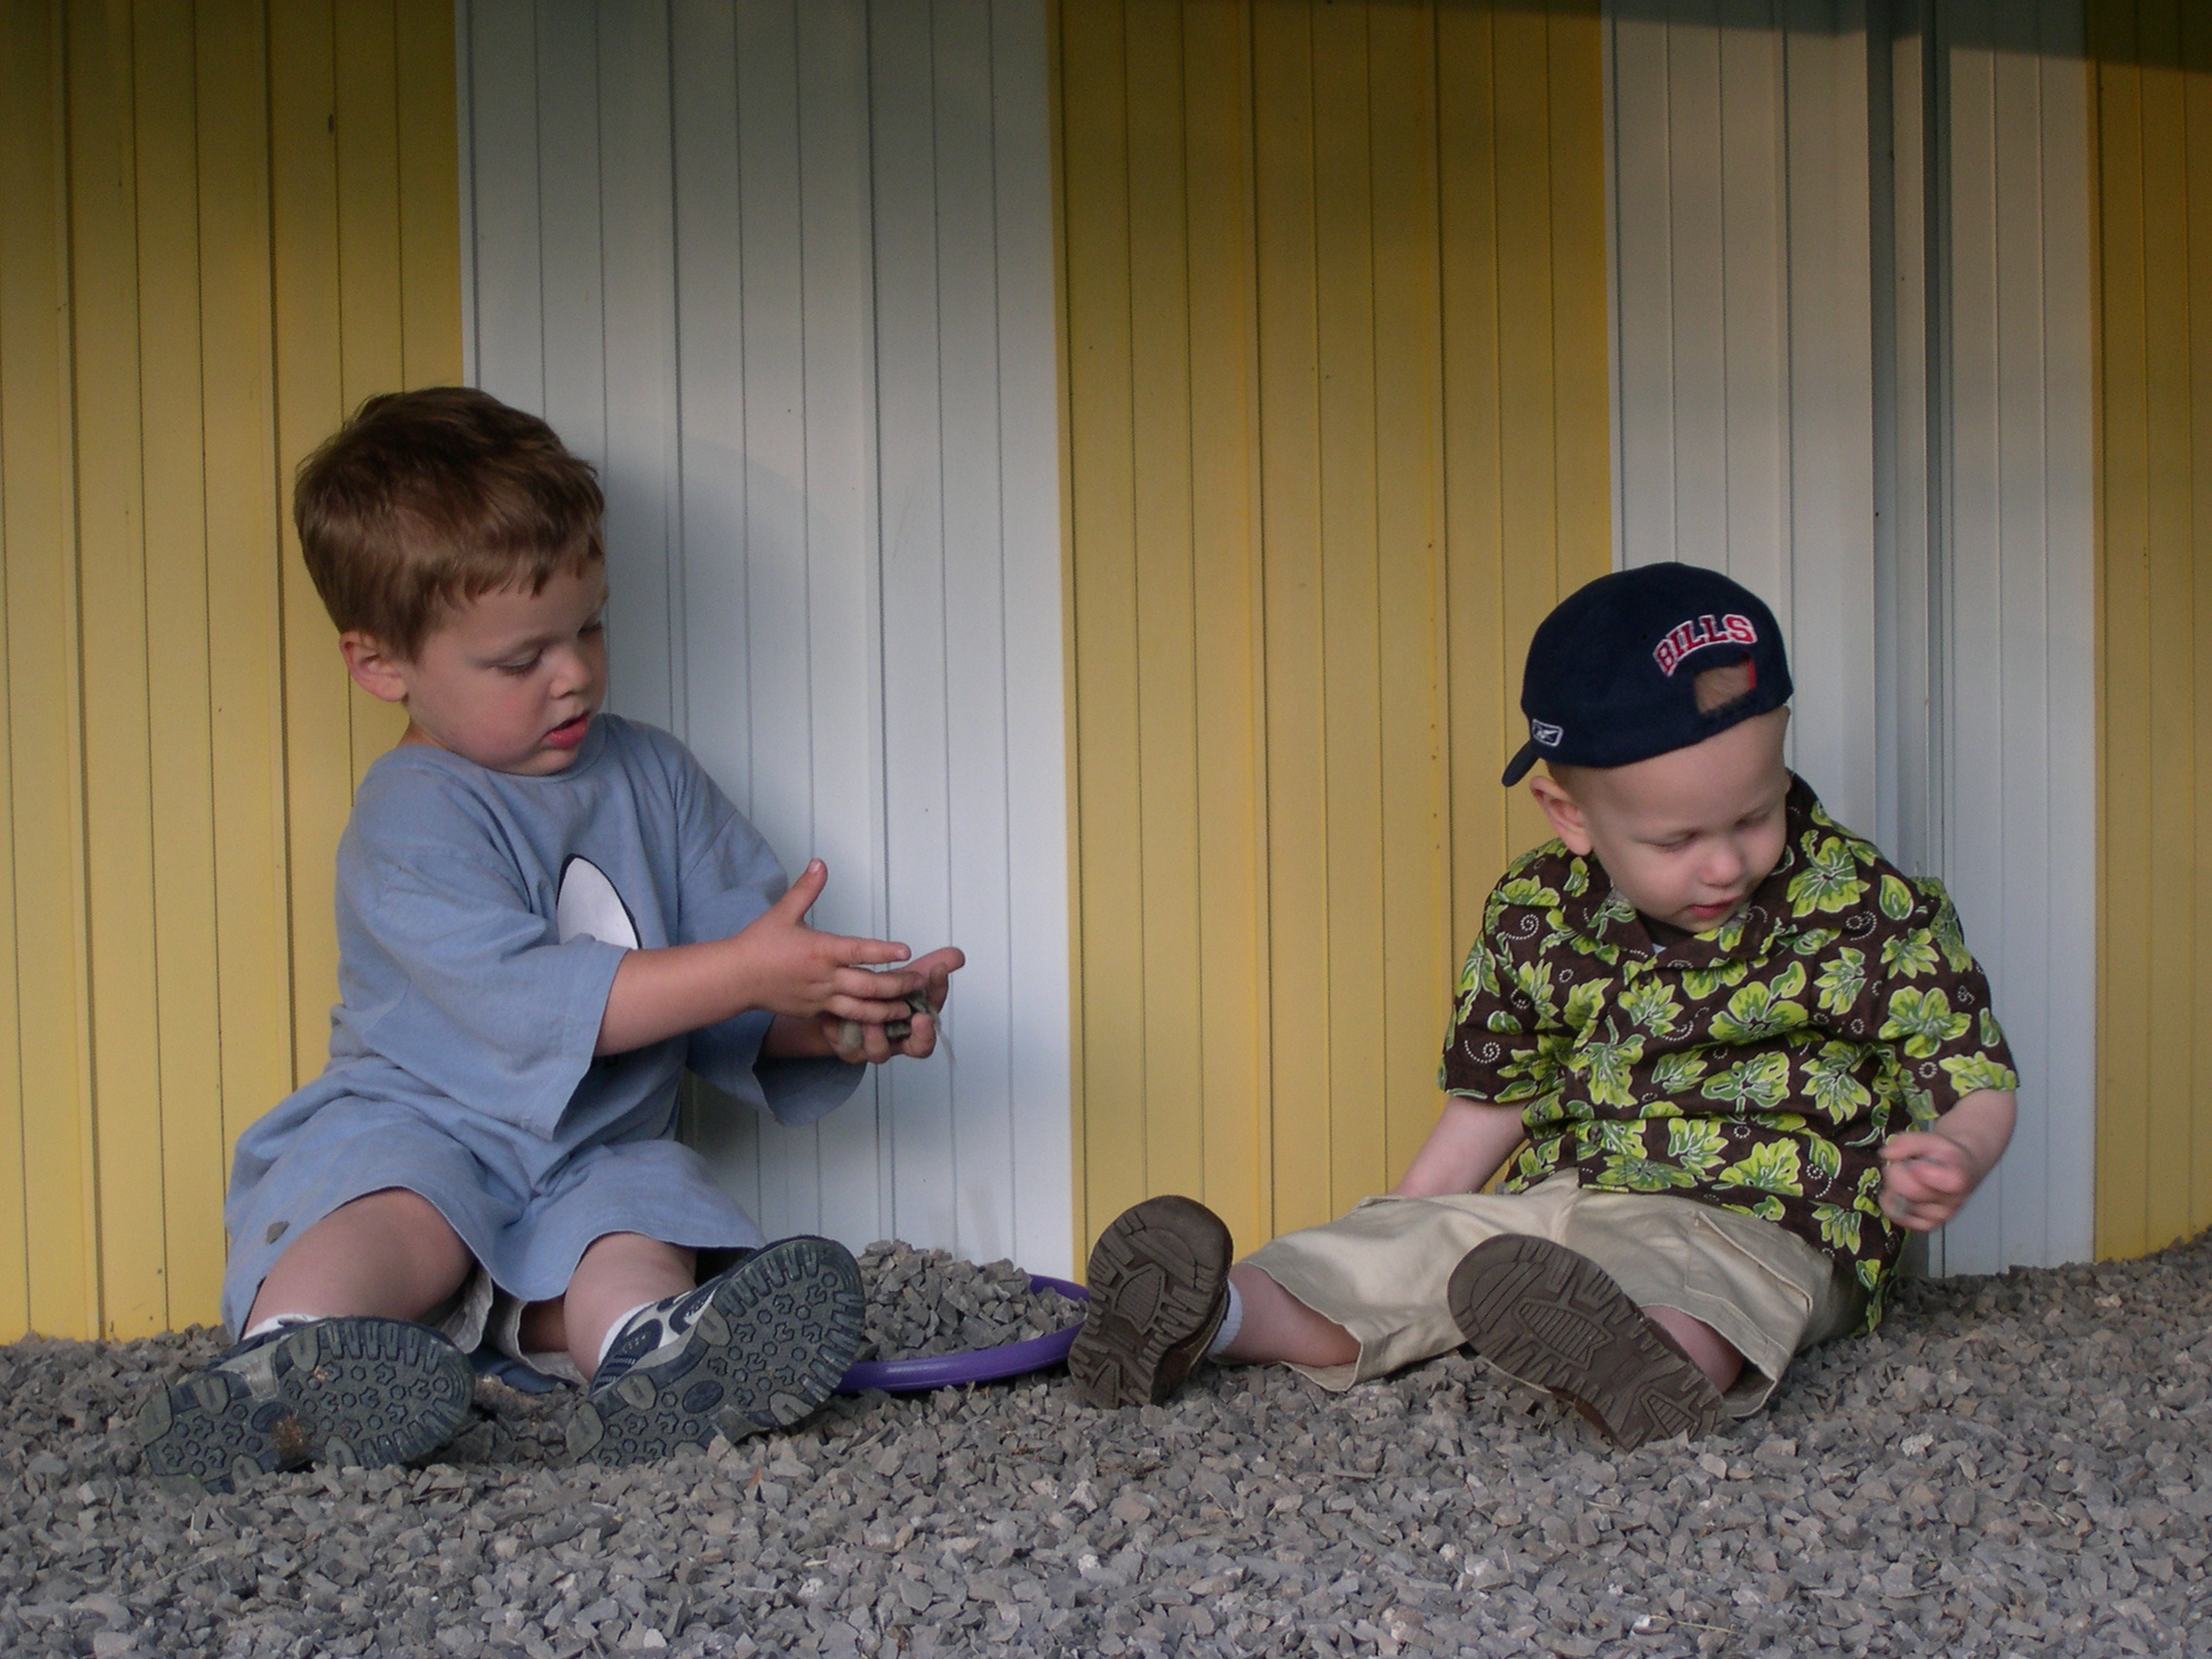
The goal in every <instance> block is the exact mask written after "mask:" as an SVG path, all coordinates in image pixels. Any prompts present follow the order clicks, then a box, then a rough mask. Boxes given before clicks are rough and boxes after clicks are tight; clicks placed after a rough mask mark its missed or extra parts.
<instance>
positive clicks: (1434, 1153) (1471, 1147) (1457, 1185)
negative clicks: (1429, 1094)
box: [1390, 1094, 1526, 1198]
mask: <svg viewBox="0 0 2212 1659" xmlns="http://www.w3.org/2000/svg"><path fill="white" fill-rule="evenodd" d="M1524 1138H1526V1137H1525V1133H1524V1131H1523V1129H1522V1126H1521V1108H1520V1107H1518V1106H1499V1105H1496V1104H1494V1103H1493V1102H1492V1101H1488V1100H1470V1099H1468V1098H1466V1097H1465V1096H1463V1095H1457V1094H1451V1095H1446V1096H1445V1099H1444V1110H1443V1112H1442V1113H1441V1114H1439V1115H1438V1117H1437V1120H1436V1127H1434V1128H1433V1129H1431V1130H1429V1131H1428V1139H1426V1140H1425V1141H1423V1142H1421V1147H1420V1151H1419V1152H1417V1153H1415V1154H1414V1161H1413V1162H1412V1163H1411V1164H1409V1165H1408V1166H1407V1168H1406V1173H1405V1178H1404V1179H1403V1180H1401V1181H1400V1182H1399V1183H1398V1184H1397V1185H1396V1186H1395V1187H1392V1188H1391V1189H1390V1193H1391V1196H1392V1197H1393V1198H1441V1197H1443V1196H1444V1195H1446V1194H1450V1193H1472V1192H1474V1191H1476V1190H1477V1189H1479V1188H1480V1187H1481V1186H1482V1184H1483V1183H1484V1182H1486V1181H1488V1180H1489V1179H1490V1178H1491V1177H1492V1176H1493V1175H1494V1174H1496V1173H1497V1169H1498V1165H1500V1164H1501V1163H1503V1162H1504V1161H1506V1159H1507V1158H1509V1157H1511V1156H1512V1153H1513V1149H1514V1148H1515V1147H1517V1146H1519V1145H1520V1144H1521V1142H1522V1140H1523V1139H1524Z"/></svg>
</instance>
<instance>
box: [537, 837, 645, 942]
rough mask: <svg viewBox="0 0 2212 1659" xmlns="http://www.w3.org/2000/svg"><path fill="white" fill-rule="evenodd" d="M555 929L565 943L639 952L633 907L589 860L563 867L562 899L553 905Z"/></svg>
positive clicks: (572, 862) (575, 859)
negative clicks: (583, 942)
mask: <svg viewBox="0 0 2212 1659" xmlns="http://www.w3.org/2000/svg"><path fill="white" fill-rule="evenodd" d="M553 925H554V926H555V927H556V928H558V929H559V930H560V935H561V942H562V943H563V944H567V943H568V942H569V940H572V939H596V940H599V941H600V942H601V943H603V944H619V945H621V946H622V947H623V948H624V949H625V950H636V949H637V948H638V925H637V923H635V922H633V921H632V920H631V919H630V906H629V905H627V904H625V903H622V895H621V894H619V893H617V892H615V891H614V883H613V882H611V881H609V880H608V879H607V872H606V871H605V870H603V869H601V868H600V867H599V866H597V865H595V864H593V863H592V862H591V860H589V859H585V858H571V859H570V860H569V862H568V863H567V864H565V865H563V866H561V896H560V897H559V898H558V899H556V900H555V901H554V902H553Z"/></svg>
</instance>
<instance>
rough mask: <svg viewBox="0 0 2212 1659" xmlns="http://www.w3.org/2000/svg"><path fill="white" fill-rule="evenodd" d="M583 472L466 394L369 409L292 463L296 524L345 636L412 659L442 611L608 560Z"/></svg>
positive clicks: (428, 395) (551, 439)
mask: <svg viewBox="0 0 2212 1659" xmlns="http://www.w3.org/2000/svg"><path fill="white" fill-rule="evenodd" d="M605 512H606V499H605V498H604V497H602V496H601V494H600V490H599V480H598V479H597V478H596V477H595V476H593V473H592V468H591V464H590V462H588V461H583V460H581V459H579V458H578V457H576V456H573V455H571V454H570V453H569V450H568V448H567V446H566V445H564V444H563V443H562V442H561V440H560V438H559V437H558V436H556V435H555V433H554V431H553V428H552V427H551V426H548V425H547V424H545V423H544V422H543V421H540V420H539V419H538V418H537V417H536V416H535V415H526V414H525V413H523V411H521V410H519V409H511V408H509V407H508V406H507V405H506V404H504V403H501V402H500V401H499V400H498V398H496V397H494V396H492V395H491V394H490V393H489V392H483V391H478V390H477V389H476V388H475V387H465V386H438V387H424V389H422V390H420V391H394V392H387V393H385V394H384V395H382V396H379V397H372V398H370V399H369V400H368V401H367V402H366V403H364V404H362V405H361V407H360V408H359V409H358V410H356V411H355V412H354V414H353V418H352V419H351V420H350V421H349V422H347V423H346V424H345V425H343V426H341V427H340V428H339V429H338V430H337V432H335V433H334V434H332V436H331V437H329V438H328V439H327V440H325V441H324V443H323V445H322V447H321V448H319V449H317V450H316V451H315V452H314V454H313V455H311V456H309V457H308V458H307V460H306V461H303V462H301V463H300V470H299V476H298V480H297V482H296V483H295V485H294V486H293V490H292V518H293V522H294V523H295V524H297V525H298V526H299V531H300V549H301V551H302V552H303V553H304V554H305V555H306V557H307V565H308V574H309V575H310V576H312V577H313V578H314V586H315V591H316V592H317V593H319V594H320V595H322V603H323V605H324V607H325V608H327V609H328V610H329V612H330V619H331V620H332V621H333V622H335V623H337V624H338V628H339V631H340V632H341V633H344V632H346V631H347V630H349V629H355V628H357V629H359V630H360V631H361V632H363V633H365V634H368V635H369V636H371V637H372V638H374V639H375V640H376V641H377V643H378V644H379V645H382V646H383V647H384V648H385V649H386V650H387V651H389V652H391V653H392V654H394V655H395V656H398V657H400V658H402V659H404V660H412V659H413V658H414V656H415V654H416V652H417V651H418V650H420V649H421V648H422V645H423V640H424V636H425V635H426V634H428V633H429V631H430V628H431V626H432V625H433V624H434V623H435V622H436V621H437V618H438V613H439V612H440V611H441V610H443V609H444V608H446V607H448V606H454V605H461V604H464V603H466V602H467V601H469V600H471V599H474V598H476V597H477V596H478V595H480V594H485V593H489V592H491V591H492V590H493V589H495V588H503V587H526V588H528V589H529V591H530V592H532V593H536V592H538V591H540V590H541V589H542V588H543V587H544V586H545V584H546V582H547V581H549V580H550V579H551V578H552V577H553V576H554V575H556V574H558V573H560V572H562V571H582V570H584V569H586V568H587V567H588V566H590V565H591V564H592V563H593V562H594V561H596V560H599V559H601V558H604V557H605V556H606V543H605V541H604V539H603V537H602V533H601V527H600V521H601V518H602V516H603V515H604V514H605Z"/></svg>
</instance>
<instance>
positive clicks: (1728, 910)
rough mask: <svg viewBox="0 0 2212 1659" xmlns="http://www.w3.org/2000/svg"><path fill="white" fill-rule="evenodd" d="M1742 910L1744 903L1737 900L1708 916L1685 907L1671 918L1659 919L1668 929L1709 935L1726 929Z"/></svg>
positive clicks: (1695, 909) (1665, 916) (1691, 907)
mask: <svg viewBox="0 0 2212 1659" xmlns="http://www.w3.org/2000/svg"><path fill="white" fill-rule="evenodd" d="M1743 910H1744V901H1743V900H1741V899H1739V900H1737V901H1736V903H1733V904H1726V905H1722V906H1721V907H1720V908H1719V909H1718V910H1717V911H1714V912H1712V913H1709V914H1702V915H1701V914H1700V913H1699V912H1698V910H1697V908H1696V907H1695V906H1685V907H1684V908H1682V909H1680V910H1677V911H1676V912H1675V913H1674V914H1673V915H1671V916H1667V915H1663V916H1661V917H1660V918H1659V919H1660V920H1661V921H1663V922H1665V923H1666V924H1667V925H1668V926H1669V927H1671V928H1679V929H1680V930H1681V931H1682V932H1683V933H1686V934H1709V933H1712V932H1714V930H1716V929H1718V928H1724V927H1726V926H1727V925H1728V924H1729V923H1730V922H1732V921H1734V920H1735V919H1736V918H1737V917H1738V916H1739V915H1741V914H1743Z"/></svg>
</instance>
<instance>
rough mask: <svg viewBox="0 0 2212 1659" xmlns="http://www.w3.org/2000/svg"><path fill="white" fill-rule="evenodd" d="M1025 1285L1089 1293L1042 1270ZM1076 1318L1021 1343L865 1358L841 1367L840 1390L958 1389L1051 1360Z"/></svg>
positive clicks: (1077, 1296)
mask: <svg viewBox="0 0 2212 1659" xmlns="http://www.w3.org/2000/svg"><path fill="white" fill-rule="evenodd" d="M1029 1288H1030V1289H1031V1290H1056V1291H1058V1292H1059V1293H1060V1294H1061V1295H1062V1296H1064V1297H1066V1298H1067V1299H1068V1300H1069V1301H1071V1302H1088V1301H1089V1300H1090V1292H1089V1291H1088V1290H1086V1289H1084V1288H1083V1286H1082V1285H1080V1284H1075V1283H1072V1282H1071V1281H1069V1280H1067V1279H1062V1278H1051V1277H1050V1276H1048V1275H1047V1274H1044V1273H1031V1274H1030V1275H1029ZM1081 1329H1083V1325H1082V1322H1081V1321H1080V1320H1079V1321H1077V1322H1076V1323H1075V1324H1073V1325H1070V1326H1069V1327H1068V1328H1067V1329H1066V1330H1064V1331H1054V1332H1053V1333H1052V1334H1051V1336H1047V1337H1032V1338H1030V1339H1029V1340H1028V1341H1027V1342H1025V1343H1001V1344H1000V1345H999V1346H997V1347H987V1348H970V1349H968V1350H967V1351H966V1352H965V1353H934V1354H929V1355H926V1356H924V1357H922V1358H918V1359H870V1360H865V1361H863V1362H862V1363H861V1364H859V1365H856V1366H854V1367H853V1368H852V1369H851V1370H850V1371H848V1372H846V1373H845V1375H844V1378H843V1380H842V1381H841V1382H839V1383H838V1384H837V1392H838V1393H840V1394H859V1393H863V1392H865V1391H866V1390H867V1389H869V1388H880V1389H882V1390H883V1391H884V1392H885V1393H887V1394H919V1393H923V1392H926V1391H927V1390H929V1389H931V1388H958V1387H961V1386H963V1385H964V1384H966V1383H997V1382H1000V1381H1003V1380H1004V1379H1006V1378H1009V1377H1021V1376H1025V1375H1026V1374H1028V1373H1029V1372H1032V1371H1042V1370H1044V1369H1045V1367H1046V1366H1048V1365H1057V1364H1059V1363H1060V1361H1061V1360H1063V1359H1065V1358H1067V1356H1068V1349H1070V1348H1071V1347H1073V1346H1075V1334H1076V1332H1078V1331H1080V1330H1081Z"/></svg>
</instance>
